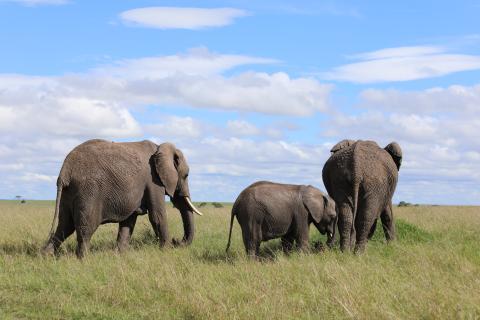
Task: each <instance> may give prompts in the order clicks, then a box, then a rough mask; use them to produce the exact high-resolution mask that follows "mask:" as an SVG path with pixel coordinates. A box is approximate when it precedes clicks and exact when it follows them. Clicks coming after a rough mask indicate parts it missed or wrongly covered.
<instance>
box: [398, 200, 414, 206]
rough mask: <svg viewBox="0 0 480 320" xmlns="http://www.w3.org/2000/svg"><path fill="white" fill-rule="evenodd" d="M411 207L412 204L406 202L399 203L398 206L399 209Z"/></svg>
mask: <svg viewBox="0 0 480 320" xmlns="http://www.w3.org/2000/svg"><path fill="white" fill-rule="evenodd" d="M411 205H412V204H411V203H409V202H405V201H400V202H399V203H398V206H399V207H409V206H411Z"/></svg>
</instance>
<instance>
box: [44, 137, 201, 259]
mask: <svg viewBox="0 0 480 320" xmlns="http://www.w3.org/2000/svg"><path fill="white" fill-rule="evenodd" d="M188 171H189V168H188V165H187V162H186V160H185V157H184V156H183V154H182V152H181V151H180V150H178V149H176V148H175V146H174V145H173V144H171V143H163V144H161V145H156V144H154V143H152V142H150V141H141V142H125V143H123V142H122V143H115V142H109V141H105V140H99V139H95V140H89V141H86V142H84V143H82V144H81V145H79V146H77V147H75V148H74V149H73V150H72V151H71V152H70V153H69V154H68V155H67V157H66V159H65V161H64V163H63V166H62V169H61V171H60V174H59V176H58V180H57V200H56V211H55V217H54V222H53V224H55V220H56V217H57V216H58V225H57V228H56V231H55V233H54V234H51V236H50V239H49V240H48V242H47V244H46V246H45V248H44V250H43V251H44V253H45V254H53V253H57V251H58V249H59V247H60V245H61V244H62V242H63V241H64V240H65V239H66V238H67V237H68V236H70V235H71V234H72V233H73V232H74V231H76V235H77V242H78V246H77V250H76V254H77V256H78V257H79V258H81V257H83V256H84V255H85V253H86V252H87V249H88V246H89V242H90V238H91V237H92V235H93V233H94V232H95V230H96V229H97V228H98V226H99V225H100V224H104V223H108V222H118V223H119V230H118V236H117V247H118V249H119V250H120V251H122V250H123V249H125V248H126V247H127V245H128V242H129V239H130V236H131V235H132V232H133V229H134V227H135V222H136V219H137V216H138V215H139V214H143V213H144V212H146V211H148V217H149V219H150V223H151V225H152V227H153V230H154V232H155V235H156V236H157V237H158V239H159V242H160V246H165V245H167V244H169V241H168V239H169V235H168V227H167V216H166V210H165V195H168V196H170V198H171V200H172V202H173V204H174V205H175V207H177V208H178V209H179V210H180V213H181V216H182V220H183V226H184V237H183V239H182V240H174V244H177V245H188V244H190V243H191V242H192V240H193V237H194V233H195V228H194V221H193V212H192V209H191V207H190V206H189V205H188V203H187V202H186V199H185V197H189V196H190V193H189V190H188V179H187V176H188ZM52 231H53V225H52Z"/></svg>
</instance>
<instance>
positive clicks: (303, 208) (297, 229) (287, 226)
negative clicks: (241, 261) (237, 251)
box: [226, 181, 337, 257]
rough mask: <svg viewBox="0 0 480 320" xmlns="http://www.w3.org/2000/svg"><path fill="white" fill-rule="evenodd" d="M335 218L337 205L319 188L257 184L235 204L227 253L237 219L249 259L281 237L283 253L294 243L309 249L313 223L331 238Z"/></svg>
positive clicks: (242, 194) (249, 188) (245, 191)
mask: <svg viewBox="0 0 480 320" xmlns="http://www.w3.org/2000/svg"><path fill="white" fill-rule="evenodd" d="M336 215H337V214H336V210H335V202H334V201H333V200H332V199H331V198H330V197H329V196H327V195H325V194H323V193H322V192H321V191H320V190H318V189H317V188H314V187H312V186H305V185H292V184H280V183H273V182H268V181H260V182H256V183H254V184H252V185H250V186H249V187H247V188H246V189H245V190H243V191H242V192H241V193H240V195H239V196H238V198H237V200H236V201H235V203H234V205H233V208H232V217H231V220H230V232H229V236H228V244H227V249H226V250H227V251H228V249H229V247H230V241H231V237H232V227H233V220H234V217H235V216H236V217H237V220H238V222H239V224H240V227H241V228H242V236H243V243H244V245H245V250H246V251H247V254H248V256H251V257H255V256H258V253H259V248H260V242H261V241H267V240H270V239H274V238H279V237H281V238H282V247H283V250H284V251H289V250H290V249H291V248H292V247H293V244H294V242H296V245H297V247H298V249H300V250H308V247H309V244H308V233H309V226H310V223H312V222H313V224H314V225H315V226H316V227H317V229H318V231H320V233H322V234H325V233H328V235H329V237H332V234H333V230H334V227H335V220H336Z"/></svg>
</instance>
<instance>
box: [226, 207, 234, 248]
mask: <svg viewBox="0 0 480 320" xmlns="http://www.w3.org/2000/svg"><path fill="white" fill-rule="evenodd" d="M233 219H235V205H234V206H233V208H232V217H231V218H230V232H229V233H228V243H227V248H226V249H225V252H228V249H230V242H231V239H232V228H233Z"/></svg>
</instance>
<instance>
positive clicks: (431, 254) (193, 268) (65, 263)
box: [0, 201, 480, 319]
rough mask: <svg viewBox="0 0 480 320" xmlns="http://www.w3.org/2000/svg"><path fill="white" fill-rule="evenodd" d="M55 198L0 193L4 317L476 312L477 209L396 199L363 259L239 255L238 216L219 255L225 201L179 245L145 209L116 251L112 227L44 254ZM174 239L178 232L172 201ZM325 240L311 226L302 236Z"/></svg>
mask: <svg viewBox="0 0 480 320" xmlns="http://www.w3.org/2000/svg"><path fill="white" fill-rule="evenodd" d="M53 206H54V203H53V202H47V201H27V203H26V204H20V203H18V201H17V202H13V201H0V318H1V319H25V318H33V319H83V318H88V319H152V318H165V319H185V318H188V319H297V318H299V319H319V318H327V319H344V318H358V319H418V318H423V319H438V318H443V319H455V318H460V319H478V318H479V317H480V208H478V207H428V206H419V207H402V208H394V213H395V216H396V224H397V235H398V240H397V241H396V242H394V243H392V244H389V245H387V244H385V241H384V237H383V232H382V230H381V226H380V223H379V227H378V230H377V232H376V234H375V236H374V238H373V239H372V241H370V242H369V244H368V247H367V251H366V252H365V254H363V255H361V256H355V255H353V254H342V253H341V252H339V251H338V249H334V250H331V251H325V252H323V253H315V254H299V253H293V254H291V255H289V256H286V255H284V254H283V253H282V252H281V250H280V249H279V242H278V241H276V240H273V241H271V242H268V243H264V244H263V245H262V253H263V255H264V256H265V257H267V258H266V259H265V260H264V261H263V262H255V261H249V260H248V259H246V257H245V254H244V249H243V244H242V241H241V235H240V228H239V226H238V223H237V222H235V227H234V230H233V238H232V240H233V242H232V248H231V253H230V254H228V255H226V254H225V246H226V242H227V233H228V225H229V221H230V209H231V204H230V205H228V204H227V205H225V207H224V208H214V207H213V206H212V205H210V204H208V205H206V206H204V207H203V208H202V211H203V212H204V214H205V215H204V216H203V217H196V223H197V230H196V231H197V233H196V238H195V240H194V243H193V244H192V245H191V246H190V247H188V248H180V249H164V250H160V249H158V248H157V245H156V243H155V239H154V237H153V236H152V231H151V228H150V225H149V223H148V218H147V217H146V216H142V217H140V218H139V219H138V222H137V227H136V229H135V232H134V236H133V239H132V243H131V247H130V249H129V250H128V251H127V252H126V253H124V254H122V255H119V254H116V253H114V251H113V247H114V244H115V241H114V240H115V239H116V230H117V229H116V228H117V226H116V225H114V224H109V225H104V226H101V227H100V228H99V230H98V231H97V232H96V233H95V235H94V238H93V239H92V248H91V252H90V254H89V255H88V256H87V258H86V259H84V260H83V261H79V260H77V259H76V258H75V255H74V250H75V237H74V236H73V237H71V238H70V239H69V240H68V241H67V242H66V243H65V244H64V246H63V248H64V249H63V253H62V254H61V256H60V257H59V258H52V257H42V256H40V255H39V254H38V251H39V248H40V247H41V245H42V244H43V243H44V241H45V240H46V237H47V234H48V231H49V228H50V223H51V219H52V216H53ZM169 219H170V221H169V227H170V233H171V236H179V235H181V232H182V226H181V219H180V217H179V214H178V213H177V212H176V211H175V209H172V208H169ZM318 239H322V240H324V238H323V236H320V235H318V234H317V233H316V232H315V230H314V228H312V229H311V241H312V242H313V241H316V240H318Z"/></svg>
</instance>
